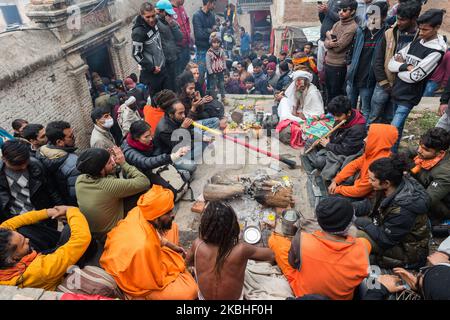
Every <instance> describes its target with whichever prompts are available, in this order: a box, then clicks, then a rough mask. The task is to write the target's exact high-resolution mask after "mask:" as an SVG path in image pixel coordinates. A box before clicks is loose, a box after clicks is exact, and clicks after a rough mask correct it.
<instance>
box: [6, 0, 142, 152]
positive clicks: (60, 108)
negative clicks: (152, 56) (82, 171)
mask: <svg viewBox="0 0 450 320" xmlns="http://www.w3.org/2000/svg"><path fill="white" fill-rule="evenodd" d="M141 2H142V1H141V0H88V1H78V7H79V9H80V15H81V20H80V25H79V26H80V28H79V29H78V28H74V27H73V26H75V27H76V23H77V21H76V20H71V18H72V19H73V17H74V16H73V11H70V10H67V5H66V4H65V2H64V1H60V0H44V1H42V0H32V2H31V3H30V5H28V6H27V9H26V10H27V11H26V14H27V16H28V17H29V18H30V19H31V20H32V22H33V25H32V28H34V29H44V30H24V31H14V32H7V33H2V34H0V57H1V58H0V59H1V60H2V63H1V67H0V108H1V112H2V113H1V114H2V116H1V117H0V126H2V127H4V128H6V129H8V130H9V129H10V126H11V122H12V120H13V119H15V118H24V119H27V120H29V121H30V122H34V123H42V124H44V125H45V124H46V123H48V122H49V121H52V120H66V121H68V122H70V123H72V124H73V127H74V128H75V129H76V132H77V140H78V145H79V146H81V147H86V146H87V145H88V142H89V135H90V132H91V129H92V123H91V120H90V116H89V115H90V112H91V110H92V100H91V96H90V92H89V87H88V82H87V80H86V74H87V73H88V71H89V68H90V67H91V68H99V67H100V68H103V70H107V72H109V74H105V75H111V74H115V75H116V76H117V77H118V78H123V77H124V76H127V75H129V74H130V73H131V72H137V64H136V63H135V61H134V60H133V59H132V57H131V41H130V40H131V39H130V33H131V20H132V19H133V18H134V16H136V13H137V12H138V8H139V5H140V4H141ZM27 28H30V26H28V27H27ZM99 59H100V61H99ZM91 71H92V70H91Z"/></svg>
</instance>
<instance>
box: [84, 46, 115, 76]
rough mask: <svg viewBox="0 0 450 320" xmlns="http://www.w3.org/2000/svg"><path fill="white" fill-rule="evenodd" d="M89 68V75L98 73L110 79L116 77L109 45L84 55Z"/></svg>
mask: <svg viewBox="0 0 450 320" xmlns="http://www.w3.org/2000/svg"><path fill="white" fill-rule="evenodd" d="M82 57H83V59H84V61H86V64H87V65H88V66H89V73H90V74H92V73H93V72H97V73H98V74H99V75H100V76H101V77H107V78H110V79H111V77H113V76H114V75H115V73H114V69H113V66H112V61H111V55H110V54H109V48H108V45H106V44H103V45H100V46H98V47H96V48H94V49H92V50H89V51H87V52H86V53H84V54H83V55H82Z"/></svg>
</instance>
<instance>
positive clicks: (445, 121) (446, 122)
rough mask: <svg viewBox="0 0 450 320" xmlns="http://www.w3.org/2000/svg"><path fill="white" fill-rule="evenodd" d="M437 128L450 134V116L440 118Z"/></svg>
mask: <svg viewBox="0 0 450 320" xmlns="http://www.w3.org/2000/svg"><path fill="white" fill-rule="evenodd" d="M436 127H438V128H442V129H445V130H447V131H448V132H450V116H449V115H448V114H447V113H444V114H443V115H442V117H440V118H439V121H438V122H437V124H436Z"/></svg>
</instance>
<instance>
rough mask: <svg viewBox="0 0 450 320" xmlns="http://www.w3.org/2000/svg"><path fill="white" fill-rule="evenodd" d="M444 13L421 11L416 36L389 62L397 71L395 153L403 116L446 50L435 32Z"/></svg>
mask: <svg viewBox="0 0 450 320" xmlns="http://www.w3.org/2000/svg"><path fill="white" fill-rule="evenodd" d="M444 12H445V11H444V10H443V9H430V10H428V11H426V12H425V13H424V14H422V15H421V16H420V17H419V19H417V23H418V25H419V37H418V38H417V39H415V40H414V41H413V42H411V43H410V44H409V45H407V46H406V47H405V48H403V49H402V50H400V51H399V53H398V54H396V55H395V56H393V57H392V58H391V60H390V61H389V65H388V68H389V70H390V71H391V72H394V73H397V78H396V79H395V83H394V87H393V88H392V98H393V100H394V119H393V120H392V125H393V126H395V127H397V129H398V140H397V143H396V144H395V146H394V148H393V151H394V152H396V151H397V150H398V146H399V144H400V140H401V137H402V133H403V126H404V125H405V122H406V118H408V115H409V113H410V112H411V110H412V108H414V106H416V105H418V104H419V102H420V100H421V99H422V94H423V92H424V90H425V85H426V82H427V78H428V77H429V76H430V75H431V74H432V73H433V72H434V70H435V69H436V67H437V66H438V64H439V62H440V61H441V59H442V57H443V56H444V54H445V51H446V50H447V44H446V43H445V41H444V38H443V37H442V36H441V35H438V31H439V28H440V26H441V24H442V20H443V17H444Z"/></svg>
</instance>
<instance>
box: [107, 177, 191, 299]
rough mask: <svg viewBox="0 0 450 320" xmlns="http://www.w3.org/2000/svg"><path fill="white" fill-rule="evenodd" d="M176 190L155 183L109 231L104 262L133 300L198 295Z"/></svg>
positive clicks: (108, 270) (186, 297)
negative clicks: (181, 235) (176, 211)
mask: <svg viewBox="0 0 450 320" xmlns="http://www.w3.org/2000/svg"><path fill="white" fill-rule="evenodd" d="M173 199H174V195H173V193H172V191H170V190H168V189H164V188H163V187H161V186H159V185H154V186H153V187H152V188H151V189H150V190H149V191H148V192H147V193H145V194H144V195H142V196H141V197H140V198H139V200H138V203H137V206H136V207H135V208H134V209H132V210H131V211H130V212H129V213H128V216H127V217H126V218H125V219H124V220H122V221H120V222H119V223H118V224H117V226H116V227H115V228H114V229H112V230H111V231H110V232H109V233H108V237H107V240H106V243H105V249H104V252H103V255H102V257H101V258H100V264H101V266H102V267H103V268H104V269H105V270H106V272H108V273H109V274H110V275H111V276H112V277H114V280H115V281H116V282H117V284H118V285H119V287H120V289H122V291H123V292H124V293H125V294H126V295H127V296H128V298H130V299H146V300H193V299H196V298H197V291H198V287H197V284H196V282H195V280H194V278H193V277H192V275H191V274H190V273H189V272H188V271H187V270H186V267H185V261H184V256H185V253H186V252H185V251H184V249H183V248H181V247H179V246H178V226H177V225H176V224H175V223H172V221H173V219H174V215H173V213H172V209H173V207H174V201H173Z"/></svg>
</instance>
